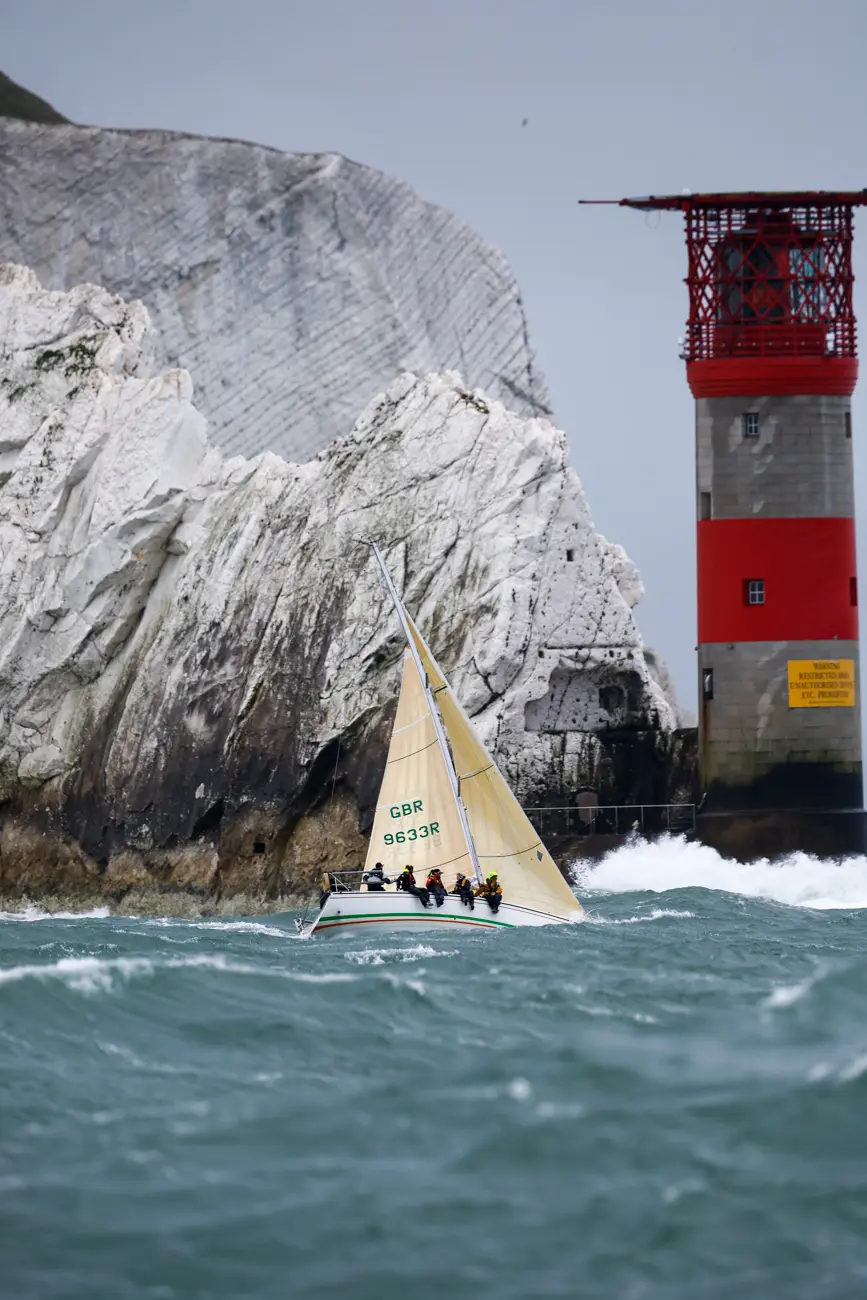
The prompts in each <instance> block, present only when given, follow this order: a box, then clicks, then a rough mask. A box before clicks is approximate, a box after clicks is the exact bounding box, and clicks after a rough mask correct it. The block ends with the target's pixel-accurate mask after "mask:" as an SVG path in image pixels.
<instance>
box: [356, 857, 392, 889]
mask: <svg viewBox="0 0 867 1300" xmlns="http://www.w3.org/2000/svg"><path fill="white" fill-rule="evenodd" d="M362 880H363V882H364V884H365V885H367V892H368V894H384V893H385V886H386V885H390V884H391V879H390V878H389V877H388V876H387V875H386V874H385V867H384V866H383V865H382V863H381V862H377V863H375V865H374V866H372V867H371V869H370V871H365V873H364V875H363V877H362Z"/></svg>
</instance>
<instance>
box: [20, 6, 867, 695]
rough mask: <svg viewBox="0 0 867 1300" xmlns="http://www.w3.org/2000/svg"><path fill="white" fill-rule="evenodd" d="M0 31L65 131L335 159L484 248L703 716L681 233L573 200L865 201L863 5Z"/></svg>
mask: <svg viewBox="0 0 867 1300" xmlns="http://www.w3.org/2000/svg"><path fill="white" fill-rule="evenodd" d="M0 21H2V28H0V30H2V35H3V43H2V53H0V68H2V70H3V71H4V72H6V73H7V74H8V75H9V76H11V77H13V78H14V79H15V80H16V81H19V82H21V83H22V84H23V85H25V86H26V87H27V88H28V89H30V90H33V91H35V92H37V93H38V94H41V95H42V96H43V97H44V98H46V99H48V100H50V101H51V103H53V104H54V106H55V108H57V109H58V110H59V111H60V112H62V113H65V114H66V115H67V116H68V117H71V118H73V119H74V120H75V121H78V122H88V123H99V124H102V125H105V126H142V127H147V126H151V127H167V128H173V129H175V130H181V131H192V132H199V133H202V134H207V135H218V136H234V137H239V138H241V139H247V140H254V141H257V142H260V143H263V144H270V145H274V146H276V147H278V148H280V149H286V150H300V151H307V150H314V151H318V150H335V151H338V152H340V153H344V154H347V155H348V156H349V157H351V158H354V159H357V160H358V161H359V162H363V163H368V164H370V165H371V166H374V167H378V168H381V169H382V170H383V171H386V172H389V173H391V174H392V175H393V176H397V177H399V178H401V179H402V180H405V181H409V182H410V183H411V184H412V185H413V186H414V187H415V188H416V189H417V190H418V191H419V193H420V194H422V195H423V196H424V197H425V198H428V199H432V200H434V201H435V202H437V203H441V204H443V205H444V206H445V207H447V208H450V209H451V210H452V211H454V212H456V213H458V214H459V215H460V216H461V217H463V218H465V219H466V220H467V221H469V222H470V223H471V224H472V225H473V226H474V227H475V228H476V229H477V230H478V231H479V232H480V233H481V234H482V235H484V236H485V237H486V238H487V239H488V240H490V241H491V242H492V243H494V244H496V245H498V246H499V247H500V248H501V249H502V250H503V251H504V252H505V254H506V256H507V257H508V259H509V261H510V262H511V264H512V267H513V268H514V270H515V273H516V275H517V277H518V280H519V283H520V285H521V288H522V291H523V294H524V300H525V303H526V307H527V312H528V315H529V321H530V331H531V335H532V339H533V342H534V344H535V347H536V350H537V352H538V355H539V359H540V361H541V364H542V368H543V369H544V371H545V373H546V374H547V377H548V381H549V384H550V388H551V394H552V398H553V403H554V410H555V413H556V418H557V422H558V423H559V424H560V425H561V426H562V428H564V429H565V430H566V432H567V434H568V436H569V441H570V445H571V448H572V459H573V462H574V464H575V465H576V467H577V469H578V470H579V472H580V474H581V477H582V479H583V482H584V486H585V489H586V491H587V494H588V497H589V500H590V506H591V509H592V511H593V515H594V518H595V521H596V525H597V527H598V528H599V529H600V530H601V531H603V532H604V533H605V534H606V535H607V536H608V537H609V538H611V539H612V540H615V541H618V542H621V543H622V544H623V545H624V546H625V547H626V548H627V550H628V551H629V553H630V555H631V556H632V558H633V559H634V560H635V561H636V563H637V564H638V566H639V568H640V570H641V573H642V576H643V578H644V582H645V586H646V588H647V595H646V597H645V600H644V601H643V603H642V605H641V606H640V607H639V610H638V617H639V623H640V626H641V629H642V632H643V634H644V636H645V639H646V640H647V641H648V643H650V644H652V645H655V646H657V647H658V648H659V649H660V650H661V651H662V652H663V654H664V656H665V657H666V659H667V660H668V663H669V665H670V667H671V669H672V672H673V674H674V677H675V681H676V683H677V688H678V693H679V696H680V699H681V702H682V703H684V704H685V705H687V706H688V707H694V703H695V667H694V664H695V657H694V646H695V558H694V536H695V532H694V498H693V412H692V399H691V397H690V394H689V390H688V389H687V386H686V382H685V376H684V367H683V363H682V362H681V361H679V360H678V357H677V339H678V338H679V336H680V335H681V334H682V332H683V326H684V321H685V317H686V310H687V303H686V290H685V288H684V286H683V276H684V274H685V270H686V259H685V252H684V248H683V243H682V240H683V235H682V229H681V221H680V218H679V217H677V216H674V215H672V216H667V217H662V218H659V217H658V216H656V215H654V216H651V217H644V216H642V215H641V214H639V213H635V212H629V211H623V210H619V209H616V208H604V207H603V208H589V209H587V208H579V207H578V206H577V200H578V199H579V198H586V197H590V198H620V197H622V196H623V195H626V194H629V195H636V194H648V193H657V194H659V193H667V192H671V191H674V192H677V191H680V190H681V189H683V188H685V187H686V188H689V189H692V190H700V189H706V190H723V189H751V188H757V189H782V188H789V187H805V188H811V189H820V188H836V187H842V188H845V189H860V188H863V187H864V186H865V185H867V163H865V143H867V76H865V73H864V65H865V56H867V2H865V0H823V3H821V4H819V3H817V2H816V0H727V3H725V4H711V3H709V0H244V2H243V3H241V2H240V0H146V2H145V3H140V4H135V5H134V4H131V3H130V2H129V0H125V2H124V0H28V3H27V4H26V5H23V4H21V3H20V0H14V3H13V2H12V0H0ZM524 118H528V119H529V120H528V122H527V125H526V126H522V121H523V119H524ZM858 224H859V225H860V226H861V227H862V229H861V232H860V235H861V244H860V255H859V256H857V257H856V272H859V271H860V269H861V268H862V267H863V268H864V269H865V280H864V282H863V283H861V284H860V285H857V286H856V295H855V296H856V307H857V310H858V312H859V314H860V316H861V317H862V320H867V217H860V218H859V220H858ZM856 248H857V241H856ZM865 393H867V383H864V384H863V385H862V387H861V390H860V392H859V393H858V394H856V401H855V414H854V427H855V443H854V446H855V455H856V475H857V485H858V486H857V496H858V503H859V511H860V520H861V528H860V537H861V539H862V545H861V552H862V554H861V566H862V572H864V545H863V539H864V536H865V527H867V522H865V499H864V498H865V492H864V487H863V462H864V458H863V455H862V453H861V447H860V438H859V437H858V433H859V431H860V430H861V429H862V428H867V421H865V419H864V418H863V416H864V414H865Z"/></svg>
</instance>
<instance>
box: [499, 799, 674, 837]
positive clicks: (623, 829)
mask: <svg viewBox="0 0 867 1300" xmlns="http://www.w3.org/2000/svg"><path fill="white" fill-rule="evenodd" d="M524 812H525V813H526V815H527V816H528V817H529V819H530V821H531V822H532V823H533V825H534V826H535V828H536V830H537V831H538V832H539V834H540V835H541V836H542V837H543V838H544V837H545V835H546V834H547V835H628V834H629V833H630V832H631V831H634V832H636V833H637V834H639V835H663V834H666V833H668V834H671V835H684V834H686V832H687V831H692V830H695V804H694V803H635V804H632V803H629V804H591V805H581V806H576V805H574V804H572V805H569V806H568V807H564V808H554V807H551V808H525V809H524Z"/></svg>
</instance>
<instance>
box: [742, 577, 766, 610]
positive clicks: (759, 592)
mask: <svg viewBox="0 0 867 1300" xmlns="http://www.w3.org/2000/svg"><path fill="white" fill-rule="evenodd" d="M764 603H765V580H764V578H744V604H745V605H764Z"/></svg>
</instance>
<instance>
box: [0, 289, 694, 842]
mask: <svg viewBox="0 0 867 1300" xmlns="http://www.w3.org/2000/svg"><path fill="white" fill-rule="evenodd" d="M0 341H2V349H3V350H2V354H0V446H2V448H3V449H4V450H3V452H2V456H3V460H2V466H3V473H2V480H0V481H2V486H0V776H2V785H3V786H4V787H5V791H6V793H7V794H9V793H10V792H14V790H15V789H16V788H17V787H18V786H28V787H32V786H34V785H38V784H40V783H41V784H42V785H43V787H44V788H43V795H44V798H45V799H46V801H48V802H51V803H53V805H54V806H56V807H57V808H59V809H60V811H61V813H62V815H63V816H64V817H65V818H67V819H68V821H69V823H70V825H72V826H73V827H74V829H75V830H76V833H77V834H79V835H80V836H81V837H83V838H85V839H87V838H88V836H95V837H96V840H97V841H99V843H96V844H94V845H92V846H91V847H93V849H94V851H96V849H97V848H98V847H99V844H103V843H104V841H105V838H106V836H107V837H108V839H109V840H110V841H112V842H113V843H116V842H117V839H118V837H120V838H121V839H123V837H126V842H128V843H130V844H138V843H139V842H140V841H142V837H144V839H146V840H147V841H148V843H153V844H160V843H162V842H165V840H166V839H167V838H168V837H169V836H179V837H184V836H187V837H188V836H190V835H192V834H193V833H194V832H195V829H196V826H197V825H198V824H199V822H200V819H201V818H202V816H203V814H205V813H206V812H207V810H208V808H214V807H217V806H218V805H219V807H220V808H221V809H222V808H223V806H225V807H226V808H227V809H232V808H235V809H238V808H240V807H242V806H243V805H250V804H267V805H268V806H269V807H278V808H280V809H283V810H284V812H285V815H286V817H287V818H289V819H291V818H293V817H295V816H297V815H298V813H299V811H303V809H304V808H305V807H307V806H310V804H311V802H312V801H315V799H316V798H317V797H318V795H319V794H320V793H321V790H322V789H323V788H324V787H325V786H327V784H328V781H329V780H330V778H331V774H332V769H333V768H334V765H335V755H334V746H335V742H336V741H337V740H338V738H339V740H340V745H341V753H342V755H343V757H342V759H341V779H342V781H343V782H344V784H348V785H349V786H350V788H351V789H352V790H353V791H354V793H355V795H356V797H357V799H358V802H359V805H360V806H362V807H365V806H369V804H370V801H371V800H372V799H373V797H374V796H375V791H376V786H377V783H378V778H379V773H380V771H381V766H382V762H383V759H384V744H385V741H386V738H387V730H388V723H389V720H390V717H391V710H392V709H393V705H394V692H395V690H396V685H397V679H398V673H399V661H400V656H401V648H402V647H401V640H400V633H399V628H398V625H397V622H396V619H395V617H394V614H393V611H392V609H391V607H390V603H389V601H388V598H387V596H386V594H385V592H384V591H383V588H382V585H381V581H380V579H379V576H378V573H377V570H376V566H375V565H374V563H373V561H372V558H371V556H370V554H369V549H368V547H367V546H366V545H365V544H364V539H366V538H371V537H372V538H376V539H377V540H378V541H379V543H380V545H381V546H382V549H383V551H384V553H385V555H386V557H387V560H388V563H389V565H390V568H391V571H392V574H393V577H394V579H395V581H396V583H397V585H398V587H399V588H400V589H401V590H402V591H403V592H404V595H405V599H406V602H407V605H408V607H409V609H410V610H411V611H412V612H413V613H414V614H415V616H416V617H417V619H418V621H419V623H420V626H421V627H422V630H423V631H424V632H425V634H426V635H427V636H428V638H429V639H430V642H431V644H432V646H433V649H434V652H435V653H436V654H437V655H438V656H439V657H440V659H441V662H442V664H443V666H444V668H445V669H446V671H447V672H449V673H450V674H451V677H452V680H453V684H454V686H455V688H456V690H457V692H458V694H459V696H460V697H461V698H462V700H463V701H464V702H465V704H466V706H467V708H468V709H469V711H470V712H471V713H472V714H474V715H475V717H476V720H477V723H478V726H479V728H480V731H481V733H482V735H483V737H484V738H485V740H486V741H488V742H489V743H490V744H491V745H492V746H493V747H494V749H495V750H496V752H497V754H498V756H499V758H500V760H501V761H502V762H503V764H504V765H505V767H506V769H507V771H508V773H509V775H510V776H511V777H512V779H513V780H514V781H515V782H516V784H517V785H518V788H519V793H520V794H521V795H522V796H523V797H526V798H532V797H538V796H539V795H540V794H541V793H543V792H545V791H550V790H552V789H560V790H564V789H570V788H574V787H575V785H576V784H579V783H580V782H581V781H582V780H587V779H588V775H587V774H588V771H590V770H591V769H592V767H593V764H594V762H596V760H597V759H598V745H599V742H600V737H604V735H605V733H606V732H609V731H612V730H614V731H617V732H622V731H623V729H626V730H629V729H630V728H631V729H634V730H638V729H644V728H661V729H667V728H670V727H672V726H673V725H674V714H673V709H672V706H671V704H670V702H669V701H668V699H667V698H666V696H665V694H664V692H663V690H662V689H661V688H660V686H659V685H658V683H657V681H656V680H655V677H654V675H653V674H652V673H651V672H650V671H649V668H648V663H647V661H646V659H645V655H644V650H643V647H642V642H641V637H640V635H639V632H638V629H637V627H636V623H635V620H634V617H633V614H632V610H631V605H632V604H633V603H634V600H635V599H637V594H636V593H637V591H638V589H639V579H638V577H637V574H636V573H635V570H634V568H633V566H631V564H630V563H629V561H628V560H627V558H626V557H625V556H624V555H623V553H622V551H620V549H619V548H614V547H612V546H610V545H609V544H608V543H607V542H606V541H605V539H604V538H601V537H600V536H599V534H598V533H596V531H595V530H594V528H593V524H592V520H591V518H590V514H589V510H588V507H587V502H586V500H585V497H584V493H583V490H582V488H581V484H580V481H579V479H578V476H577V474H576V473H575V471H574V469H571V468H569V466H568V464H567V448H566V440H565V438H564V436H563V434H562V433H560V432H559V431H558V430H557V429H555V428H554V427H553V426H552V425H551V424H550V423H548V422H547V421H545V420H542V419H525V418H521V417H520V416H517V415H515V414H513V413H510V412H509V411H507V410H506V409H505V408H504V406H503V405H502V404H501V403H500V402H497V401H493V400H491V399H490V398H489V397H487V396H486V395H485V394H484V393H483V392H481V391H480V390H478V389H476V390H470V389H468V388H467V387H466V386H465V385H464V383H463V381H462V379H461V377H460V376H459V375H458V374H456V373H445V374H441V375H431V376H428V377H427V378H423V379H419V378H416V377H415V376H413V375H411V374H404V375H402V376H400V377H399V378H398V379H396V380H395V381H394V382H393V383H392V384H391V385H390V386H389V387H388V388H387V389H386V391H385V392H384V393H382V394H381V395H380V396H379V397H377V398H376V399H375V400H374V401H373V402H372V403H371V404H370V405H369V406H368V407H367V409H366V410H365V411H364V413H363V415H362V416H361V418H360V419H359V420H358V422H357V423H356V425H355V426H354V428H353V429H352V430H351V432H348V433H347V435H346V436H345V437H343V438H340V439H338V440H337V441H335V442H334V443H333V444H332V445H331V446H330V447H329V448H328V449H327V450H326V451H324V452H322V453H321V454H320V455H319V456H318V457H317V458H316V459H315V460H313V461H309V462H307V463H306V464H302V465H297V464H291V463H287V462H286V461H284V460H282V459H280V458H279V457H278V456H275V455H272V454H270V453H266V454H263V455H260V456H258V457H256V458H254V459H252V460H243V459H241V458H235V459H232V460H223V459H222V458H221V456H220V455H219V453H218V452H216V451H215V450H213V449H212V448H210V447H209V445H208V440H207V436H206V430H205V423H204V420H203V418H202V417H201V416H200V415H199V414H198V413H197V411H196V410H195V408H194V407H193V405H192V403H191V384H190V380H189V376H188V375H187V374H185V373H184V372H179V371H169V372H167V373H165V374H162V375H158V376H154V377H151V378H142V377H140V375H139V374H138V362H139V359H140V357H141V356H143V355H144V354H145V353H146V352H147V350H148V348H149V346H150V341H149V327H148V320H147V315H146V313H145V311H144V309H143V308H142V307H141V306H140V305H139V304H137V303H133V304H130V305H127V304H125V303H123V302H122V301H121V300H120V299H117V298H112V297H111V296H110V295H108V294H106V292H105V291H104V290H102V289H97V288H94V287H92V286H88V285H84V286H80V287H78V288H76V289H74V290H72V291H71V292H70V293H68V294H64V293H52V292H48V291H45V290H43V289H41V288H40V287H39V286H38V284H37V282H36V280H35V278H34V276H33V275H32V273H31V272H29V271H26V270H23V269H21V268H16V267H8V266H7V267H4V268H2V269H0ZM323 765H324V766H323ZM94 828H96V829H94Z"/></svg>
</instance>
